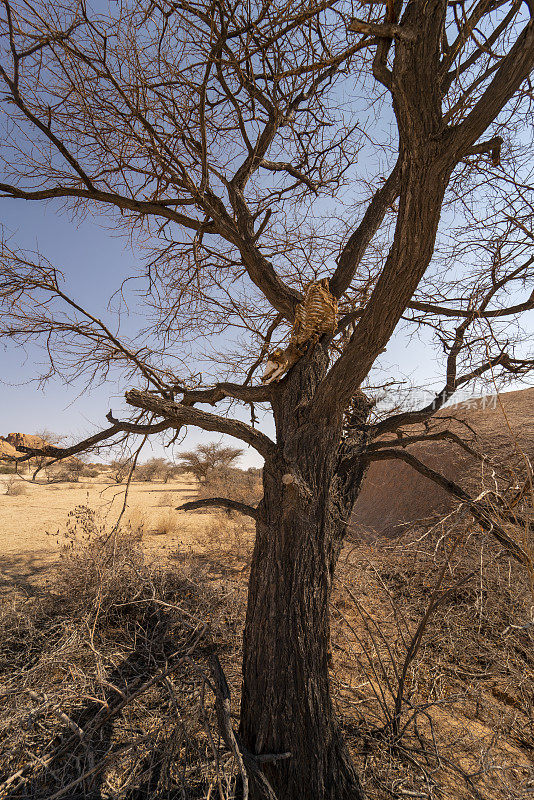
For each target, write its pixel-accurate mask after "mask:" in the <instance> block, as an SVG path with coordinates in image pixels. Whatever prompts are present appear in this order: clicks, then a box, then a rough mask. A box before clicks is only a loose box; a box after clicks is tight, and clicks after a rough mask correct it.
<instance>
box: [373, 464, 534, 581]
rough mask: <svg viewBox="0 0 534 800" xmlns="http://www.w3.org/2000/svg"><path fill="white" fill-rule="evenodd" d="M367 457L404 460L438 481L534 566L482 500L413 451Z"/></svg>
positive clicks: (518, 558)
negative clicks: (428, 464) (427, 463)
mask: <svg viewBox="0 0 534 800" xmlns="http://www.w3.org/2000/svg"><path fill="white" fill-rule="evenodd" d="M365 458H366V460H367V461H369V462H372V461H389V460H390V459H398V460H400V461H404V462H405V463H406V464H408V465H409V466H410V467H412V468H413V469H415V470H416V471H417V472H419V473H420V474H421V475H423V476H424V477H425V478H428V479H429V480H431V481H433V482H434V483H436V484H437V485H438V486H440V487H441V488H442V489H444V490H445V491H446V492H447V493H448V494H450V495H452V496H453V497H455V498H456V499H457V500H460V501H461V502H462V503H465V504H466V506H467V507H468V508H469V511H470V512H471V514H472V516H473V517H474V519H475V520H476V521H477V522H478V523H479V525H480V526H481V528H483V529H484V530H485V531H487V532H488V533H490V534H491V535H492V536H493V537H494V538H495V539H497V541H498V542H499V544H501V545H502V546H503V547H504V548H505V549H506V550H507V551H508V552H509V553H510V555H511V556H512V557H513V558H514V559H515V560H516V561H518V562H519V563H520V564H522V565H523V566H524V567H528V568H529V569H532V568H533V567H534V565H533V564H532V558H531V557H530V555H529V554H528V553H526V552H525V551H524V550H523V548H522V547H520V546H519V545H518V544H517V542H515V541H514V540H513V539H512V538H511V537H510V536H509V535H508V533H507V532H506V530H505V529H504V528H503V527H502V525H500V524H499V523H498V522H497V521H496V520H495V519H493V518H492V515H491V514H490V512H489V511H488V510H487V509H485V508H484V506H483V505H482V504H481V503H480V500H478V499H476V498H473V497H471V495H469V494H468V493H467V492H466V491H465V490H464V489H462V487H461V486H459V485H458V484H457V483H455V482H454V481H451V480H449V479H448V478H446V477H445V476H444V475H442V474H441V473H440V472H436V471H435V470H433V469H431V468H430V467H428V466H427V465H426V464H423V462H422V461H420V460H419V459H418V458H416V457H415V456H414V455H413V454H412V453H409V452H408V451H407V450H393V449H388V450H382V451H380V450H375V451H374V452H371V453H369V455H368V456H365Z"/></svg>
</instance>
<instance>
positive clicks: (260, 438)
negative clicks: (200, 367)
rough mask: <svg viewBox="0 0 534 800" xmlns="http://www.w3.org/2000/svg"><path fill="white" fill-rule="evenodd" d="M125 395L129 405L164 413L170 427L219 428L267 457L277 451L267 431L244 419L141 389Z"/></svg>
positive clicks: (270, 456)
mask: <svg viewBox="0 0 534 800" xmlns="http://www.w3.org/2000/svg"><path fill="white" fill-rule="evenodd" d="M125 397H126V402H127V403H128V404H129V405H131V406H135V407H136V408H142V409H143V410H144V411H152V412H153V413H154V414H157V415H158V416H161V417H164V418H165V420H166V422H167V424H168V425H170V427H174V428H175V427H179V426H181V425H195V426H196V427H197V428H202V429H203V430H205V431H217V432H218V433H225V434H227V435H228V436H234V437H235V438H236V439H241V441H243V442H246V443H247V444H249V445H250V446H251V447H253V448H254V449H255V450H257V451H258V453H260V454H261V455H262V456H263V457H264V458H265V459H271V458H274V456H275V455H276V452H277V448H276V444H275V443H274V442H273V441H272V440H271V439H269V437H268V436H265V434H264V433H260V431H256V430H254V428H252V427H251V426H250V425H246V424H245V423H244V422H239V421H238V420H235V419H226V417H219V416H218V415H216V414H208V413H207V412H206V411H200V410H199V409H198V408H193V407H192V406H186V405H183V404H182V403H173V402H172V401H171V400H166V399H164V398H162V397H157V396H155V395H152V394H148V393H147V392H141V391H139V389H131V390H130V391H129V392H126V395H125Z"/></svg>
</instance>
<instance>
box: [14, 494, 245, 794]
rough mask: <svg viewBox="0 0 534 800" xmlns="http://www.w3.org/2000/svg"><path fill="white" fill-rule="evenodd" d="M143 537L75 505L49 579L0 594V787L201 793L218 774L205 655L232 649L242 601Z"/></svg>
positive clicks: (229, 658) (232, 655) (232, 654)
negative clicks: (32, 592)
mask: <svg viewBox="0 0 534 800" xmlns="http://www.w3.org/2000/svg"><path fill="white" fill-rule="evenodd" d="M139 540H140V535H139V532H138V531H136V530H135V529H132V528H127V529H125V530H121V531H116V532H114V533H113V532H111V531H106V530H105V529H104V528H103V527H102V526H101V525H100V524H99V521H98V519H97V517H96V515H95V514H94V512H93V511H92V510H91V509H89V508H87V507H85V506H80V507H79V508H77V509H76V510H75V512H73V514H72V515H71V517H70V520H69V525H68V529H67V531H66V532H65V546H64V548H63V552H62V557H61V559H60V562H59V564H58V565H57V569H56V571H55V574H54V576H53V578H52V579H51V582H50V585H49V588H48V590H47V591H46V592H45V593H43V594H40V595H37V596H35V597H15V598H11V599H9V600H5V601H4V602H3V604H2V605H1V606H0V696H1V697H2V706H1V708H2V710H1V712H0V796H5V794H8V795H9V797H10V798H23V797H26V798H27V797H32V798H34V800H37V799H38V798H44V797H47V798H50V797H52V796H56V795H57V797H60V796H65V797H81V796H84V797H97V796H98V797H119V796H120V797H134V796H135V797H136V798H140V800H142V798H145V797H146V798H148V797H151V798H154V797H157V798H169V800H170V798H171V797H180V798H185V800H193V798H201V797H206V795H207V794H208V793H209V791H210V785H211V784H212V783H213V782H214V781H217V774H218V770H221V769H222V766H221V763H222V764H223V766H224V755H223V753H222V751H220V750H219V745H218V744H217V737H216V735H215V733H214V731H212V730H211V725H212V723H213V713H212V707H211V705H210V701H209V692H207V691H206V685H205V674H206V659H207V657H208V656H209V655H210V654H211V653H213V652H217V651H218V652H219V653H220V654H221V658H223V660H224V662H225V664H226V663H228V662H230V663H232V662H234V661H235V662H237V658H236V650H237V647H238V644H237V641H238V632H239V629H240V626H241V624H242V613H243V608H242V606H240V607H238V606H237V605H236V603H235V602H234V601H233V602H232V604H230V605H229V604H228V602H227V598H226V596H225V592H224V590H223V588H222V587H218V586H217V585H216V584H215V583H213V582H210V581H208V580H207V579H206V577H205V574H203V573H202V572H201V571H198V570H197V571H196V572H193V571H192V570H190V569H188V568H187V566H186V565H181V566H179V567H178V566H177V567H175V568H173V569H170V568H169V567H163V566H161V565H158V564H154V563H149V562H147V560H146V559H145V557H144V556H143V552H142V550H141V547H140V542H139ZM229 679H230V681H231V682H233V683H235V682H236V681H237V669H233V668H232V669H231V670H230V671H229ZM203 709H204V710H203ZM232 776H233V770H232V768H229V770H228V771H227V774H226V778H227V779H228V780H229V781H230V782H232V781H233V777H232Z"/></svg>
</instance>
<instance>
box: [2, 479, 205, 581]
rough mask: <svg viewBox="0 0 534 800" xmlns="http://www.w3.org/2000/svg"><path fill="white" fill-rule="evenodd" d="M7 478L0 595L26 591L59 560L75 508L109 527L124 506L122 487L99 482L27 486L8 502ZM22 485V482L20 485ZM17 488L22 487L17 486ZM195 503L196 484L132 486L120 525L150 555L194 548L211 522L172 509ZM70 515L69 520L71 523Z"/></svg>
mask: <svg viewBox="0 0 534 800" xmlns="http://www.w3.org/2000/svg"><path fill="white" fill-rule="evenodd" d="M8 478H9V476H0V593H2V594H5V593H6V591H9V587H18V588H20V589H26V590H28V591H30V590H31V589H32V587H35V586H36V585H37V584H38V583H39V582H40V580H42V579H43V577H44V576H45V575H46V571H47V569H48V568H49V567H50V564H51V563H53V562H54V560H55V559H56V558H57V556H58V553H59V551H60V548H61V546H62V544H64V542H65V537H64V533H65V531H66V529H67V525H68V522H69V519H70V520H71V523H70V524H71V525H72V524H74V518H73V516H72V512H73V511H74V509H75V508H76V507H77V506H88V507H89V508H91V509H94V510H95V512H96V513H97V516H98V521H99V523H100V524H102V525H103V526H106V528H108V529H109V528H111V527H113V525H114V523H115V522H116V520H117V517H118V515H119V513H120V511H121V509H122V506H123V503H124V490H125V487H124V486H121V485H117V484H116V483H110V482H106V481H105V480H102V479H93V480H82V481H81V482H80V483H60V484H48V485H35V484H32V483H27V482H26V483H25V484H24V485H25V490H26V491H25V494H22V495H19V496H14V497H12V496H9V495H6V494H5V486H6V483H7V480H8ZM19 480H20V479H19ZM20 483H23V481H22V480H20ZM195 497H196V481H195V480H194V478H192V477H191V478H189V477H188V476H184V477H183V478H180V479H179V480H176V481H169V483H167V484H164V483H162V482H154V483H141V482H134V483H132V484H131V485H130V488H129V491H128V497H127V509H126V512H125V515H124V520H123V521H124V523H125V524H128V522H130V524H131V525H132V526H133V527H134V528H136V529H137V528H139V527H142V529H143V544H144V546H145V548H146V549H147V550H148V551H149V552H150V551H152V552H154V551H157V552H158V553H159V554H161V555H164V554H165V551H167V550H169V551H170V550H174V551H176V550H177V549H182V548H191V547H194V546H195V543H196V540H197V535H198V533H199V532H201V531H202V530H205V529H206V528H207V527H208V526H209V525H210V523H212V522H213V518H214V515H213V514H210V513H206V512H201V513H198V512H197V513H194V512H191V513H186V512H183V511H176V510H175V509H176V506H178V505H180V504H181V503H185V502H187V500H192V499H194V498H195ZM69 515H70V517H69Z"/></svg>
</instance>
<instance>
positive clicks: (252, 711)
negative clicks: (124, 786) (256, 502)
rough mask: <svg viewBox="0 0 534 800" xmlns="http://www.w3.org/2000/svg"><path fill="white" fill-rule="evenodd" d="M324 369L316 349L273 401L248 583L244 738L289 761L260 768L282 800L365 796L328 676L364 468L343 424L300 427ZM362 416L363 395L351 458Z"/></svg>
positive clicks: (359, 441) (361, 441) (338, 419)
mask: <svg viewBox="0 0 534 800" xmlns="http://www.w3.org/2000/svg"><path fill="white" fill-rule="evenodd" d="M326 367H327V356H326V353H325V350H324V349H323V348H322V347H317V348H316V351H315V352H314V353H313V354H312V355H311V356H310V359H304V360H303V361H302V362H301V363H299V364H298V365H297V366H296V367H295V368H294V369H293V370H292V371H291V372H290V373H289V375H288V376H287V377H286V379H285V380H284V381H283V382H282V383H281V385H280V386H279V390H278V391H277V392H276V399H275V400H274V403H273V405H274V417H275V422H276V429H277V442H278V448H277V454H276V456H275V458H273V459H271V460H270V461H269V462H267V463H266V465H265V469H264V498H263V500H262V502H261V504H260V506H259V509H258V512H259V513H258V520H257V528H256V530H257V533H256V544H255V548H254V555H253V559H252V568H251V575H250V583H249V595H248V609H247V619H246V625H245V638H244V660H243V693H242V700H241V703H242V710H241V737H242V739H243V742H244V744H245V745H246V747H248V748H249V749H250V750H251V751H252V752H254V753H262V752H274V753H279V752H287V751H289V752H291V758H289V759H285V760H283V761H280V762H275V763H273V764H270V765H266V767H265V774H266V776H267V778H268V780H269V781H270V783H271V785H272V786H273V789H274V790H275V792H276V794H277V796H278V798H284V800H302V798H304V797H306V798H314V800H334V798H335V800H349V798H350V799H351V800H358V798H362V797H363V795H362V793H361V789H360V785H359V781H358V778H357V775H356V772H355V770H354V767H353V765H352V762H351V759H350V756H349V753H348V750H347V747H346V745H345V742H344V740H343V737H342V735H341V733H340V730H339V727H338V723H337V720H336V715H335V712H334V709H333V705H332V699H331V696H330V686H329V670H328V661H329V641H330V628H329V625H330V622H329V619H330V613H329V604H330V595H331V587H332V577H333V573H334V568H335V565H336V562H337V559H338V556H339V553H340V549H341V545H342V542H343V535H344V531H345V527H346V525H345V521H346V520H347V519H348V517H349V515H350V511H351V510H352V505H353V503H354V500H355V498H356V495H357V493H358V490H359V486H360V483H361V479H362V477H363V468H361V469H360V470H359V471H358V470H357V469H356V470H354V466H355V465H354V463H353V461H351V465H350V468H349V466H348V464H346V463H345V460H344V458H343V455H344V447H345V444H344V442H343V443H341V444H340V442H341V440H342V433H343V417H342V415H337V416H336V415H333V416H332V417H331V418H330V419H328V420H327V421H325V424H324V425H322V426H321V427H319V428H318V427H317V426H316V425H315V424H313V423H311V422H310V421H309V419H308V409H307V404H308V402H309V401H310V400H311V398H312V397H313V394H314V390H315V387H316V384H317V382H318V381H319V380H320V379H321V378H322V377H323V376H324V374H325V372H326ZM368 412H369V406H368V404H367V401H366V400H365V398H364V396H363V394H359V395H358V398H357V403H356V407H355V409H354V413H353V426H354V427H352V429H351V431H350V433H349V434H348V436H347V439H350V440H351V444H350V450H351V451H352V450H353V448H354V447H355V446H356V447H357V446H358V445H359V446H360V447H361V449H363V448H364V445H365V442H366V438H367V425H366V417H367V415H368ZM345 430H346V428H345ZM343 439H344V441H346V439H345V437H343ZM362 463H363V462H362ZM258 796H259V795H258Z"/></svg>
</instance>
